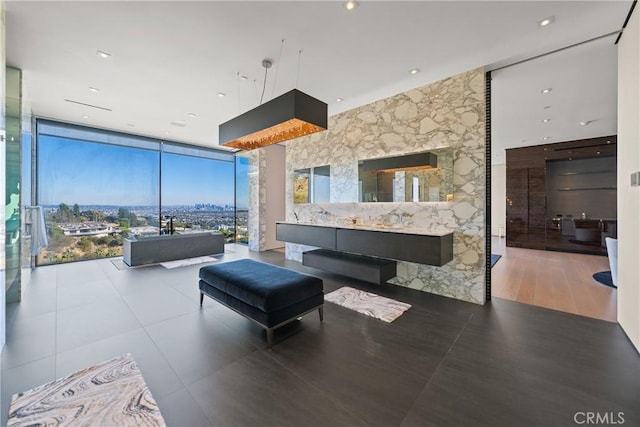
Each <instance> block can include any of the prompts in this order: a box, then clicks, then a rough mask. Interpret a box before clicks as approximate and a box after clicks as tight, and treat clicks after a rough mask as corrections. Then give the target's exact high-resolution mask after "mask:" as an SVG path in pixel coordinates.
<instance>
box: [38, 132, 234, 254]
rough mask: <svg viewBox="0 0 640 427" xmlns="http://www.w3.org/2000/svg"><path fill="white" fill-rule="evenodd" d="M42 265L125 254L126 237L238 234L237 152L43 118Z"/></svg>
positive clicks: (40, 159) (40, 188)
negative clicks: (204, 232)
mask: <svg viewBox="0 0 640 427" xmlns="http://www.w3.org/2000/svg"><path fill="white" fill-rule="evenodd" d="M36 152H37V182H36V186H37V203H38V205H40V206H41V207H42V212H43V217H44V222H45V224H46V226H45V231H44V232H45V233H46V236H47V240H48V245H47V246H46V247H44V248H42V249H41V250H40V251H39V253H38V256H37V264H38V265H43V264H52V263H60V262H69V261H77V260H86V259H94V258H103V257H113V256H119V255H121V254H122V243H123V239H125V238H127V237H131V236H137V237H144V236H145V235H157V234H162V233H170V232H173V233H185V232H196V231H201V230H218V231H220V232H221V233H223V234H225V235H226V237H227V241H234V239H235V234H236V233H235V229H236V228H235V224H236V220H235V203H234V198H235V193H234V186H235V182H234V181H235V175H234V169H235V166H234V156H233V154H232V153H227V152H222V151H216V150H210V149H205V148H198V147H194V146H188V145H184V144H178V143H169V142H162V141H159V140H155V139H152V138H144V137H138V136H133V135H126V134H120V133H115V132H109V131H104V130H98V129H91V128H85V127H80V126H76V125H70V124H64V123H58V122H52V121H48V120H38V124H37V147H36Z"/></svg>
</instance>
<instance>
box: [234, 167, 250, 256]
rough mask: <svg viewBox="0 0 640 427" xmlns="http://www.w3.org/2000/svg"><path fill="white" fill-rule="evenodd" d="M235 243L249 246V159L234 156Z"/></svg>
mask: <svg viewBox="0 0 640 427" xmlns="http://www.w3.org/2000/svg"><path fill="white" fill-rule="evenodd" d="M236 243H244V244H249V158H248V157H244V156H241V155H236Z"/></svg>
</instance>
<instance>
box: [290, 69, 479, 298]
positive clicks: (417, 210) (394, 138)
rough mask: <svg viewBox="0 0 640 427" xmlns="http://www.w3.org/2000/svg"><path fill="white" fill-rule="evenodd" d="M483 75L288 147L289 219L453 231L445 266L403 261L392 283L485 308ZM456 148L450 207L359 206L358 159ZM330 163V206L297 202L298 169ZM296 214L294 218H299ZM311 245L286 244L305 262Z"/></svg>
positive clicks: (426, 91) (380, 107)
mask: <svg viewBox="0 0 640 427" xmlns="http://www.w3.org/2000/svg"><path fill="white" fill-rule="evenodd" d="M484 88H485V74H484V70H483V69H481V68H480V69H476V70H472V71H469V72H466V73H462V74H459V75H456V76H453V77H450V78H447V79H444V80H441V81H438V82H435V83H432V84H429V85H426V86H423V87H419V88H416V89H413V90H410V91H408V92H404V93H401V94H398V95H396V96H393V97H390V98H386V99H382V100H380V101H377V102H374V103H372V104H368V105H364V106H362V107H359V108H356V109H353V110H350V111H346V112H344V113H340V114H337V115H335V116H332V117H330V118H329V129H328V130H327V131H324V132H320V133H317V134H313V135H309V136H306V137H302V138H298V139H296V140H293V141H290V142H289V143H288V144H287V153H286V155H287V179H286V192H287V199H286V200H287V206H286V210H287V213H286V214H287V221H291V222H295V221H296V218H295V216H296V215H297V216H298V220H299V221H300V222H316V223H332V224H335V223H348V222H350V221H351V220H352V219H354V218H357V219H358V221H361V222H364V223H367V222H369V223H379V222H382V223H385V224H388V225H402V226H404V227H416V228H431V229H451V230H453V231H454V259H453V261H451V262H449V263H448V264H446V265H445V266H442V267H435V266H428V265H422V264H415V263H408V262H399V263H398V276H397V277H396V278H395V279H393V281H392V283H394V284H396V285H399V286H406V287H410V288H413V289H419V290H422V291H425V292H432V293H436V294H439V295H444V296H448V297H452V298H457V299H461V300H465V301H470V302H473V303H478V304H483V303H484V302H485V285H484V268H485V266H484V257H485V253H484V229H485V225H484V211H485V206H484V203H485V184H484V180H485V157H484V156H485V95H484ZM445 147H451V148H452V149H453V157H454V167H453V175H454V177H453V201H451V202H393V203H357V202H356V201H357V200H358V167H357V162H358V160H362V159H368V158H376V157H386V156H391V155H402V154H409V153H415V152H421V151H425V150H429V149H437V148H445ZM323 165H331V203H322V204H316V203H309V204H294V203H293V184H292V183H293V171H294V170H295V169H302V168H309V167H315V166H323ZM294 213H295V215H294ZM309 249H310V248H309V247H306V246H302V245H297V244H291V243H287V245H286V257H287V258H288V259H292V260H296V261H301V259H302V252H304V251H305V250H309Z"/></svg>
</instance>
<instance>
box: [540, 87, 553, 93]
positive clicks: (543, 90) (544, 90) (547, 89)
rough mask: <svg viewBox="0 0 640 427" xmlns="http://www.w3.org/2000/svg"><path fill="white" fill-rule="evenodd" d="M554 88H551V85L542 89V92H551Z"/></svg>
mask: <svg viewBox="0 0 640 427" xmlns="http://www.w3.org/2000/svg"><path fill="white" fill-rule="evenodd" d="M552 90H553V89H551V88H550V87H548V88H546V89H542V90H541V91H540V92H542V93H549V92H551V91H552Z"/></svg>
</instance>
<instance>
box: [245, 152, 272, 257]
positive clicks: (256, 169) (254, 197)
mask: <svg viewBox="0 0 640 427" xmlns="http://www.w3.org/2000/svg"><path fill="white" fill-rule="evenodd" d="M266 163H267V159H266V153H265V152H264V150H262V149H257V150H253V151H251V152H249V212H248V216H249V217H248V228H249V233H248V234H249V250H252V251H260V250H262V248H264V247H265V239H266V227H267V225H266V223H265V218H266V214H265V209H266V200H267V183H266V181H267V180H266V172H265V171H266V166H267V165H266Z"/></svg>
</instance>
